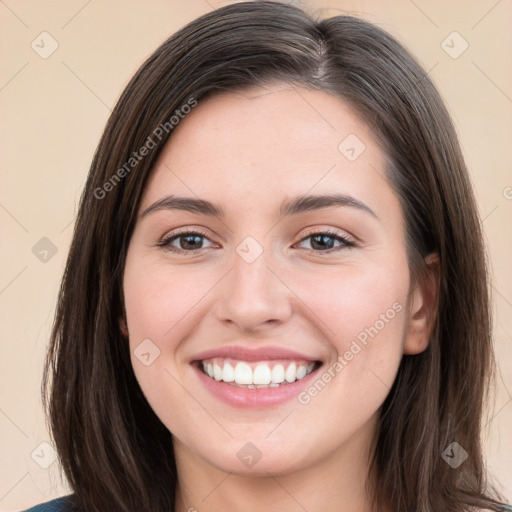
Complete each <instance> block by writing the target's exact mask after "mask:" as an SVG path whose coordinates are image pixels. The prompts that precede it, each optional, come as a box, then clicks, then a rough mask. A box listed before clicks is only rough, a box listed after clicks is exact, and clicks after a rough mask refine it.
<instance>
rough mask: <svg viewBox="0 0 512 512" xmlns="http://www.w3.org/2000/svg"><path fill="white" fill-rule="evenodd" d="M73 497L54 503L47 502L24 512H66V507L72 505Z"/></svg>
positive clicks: (53, 501) (63, 498)
mask: <svg viewBox="0 0 512 512" xmlns="http://www.w3.org/2000/svg"><path fill="white" fill-rule="evenodd" d="M72 496H73V495H72V494H71V495H69V496H62V497H61V498H57V499H55V500H52V501H47V502H46V503H40V504H39V505H36V506H35V507H32V508H29V509H28V510H25V511H23V512H66V505H68V504H70V503H71V497H72Z"/></svg>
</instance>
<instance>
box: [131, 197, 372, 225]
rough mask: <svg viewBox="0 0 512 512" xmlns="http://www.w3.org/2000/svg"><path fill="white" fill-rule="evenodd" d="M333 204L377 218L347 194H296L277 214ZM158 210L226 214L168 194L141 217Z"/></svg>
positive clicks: (207, 204) (202, 201) (202, 202)
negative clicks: (354, 209)
mask: <svg viewBox="0 0 512 512" xmlns="http://www.w3.org/2000/svg"><path fill="white" fill-rule="evenodd" d="M333 206H345V207H351V208H356V209H358V210H360V211H363V212H366V213H368V214H370V215H371V216H373V217H375V218H376V219H378V216H377V215H376V213H375V212H374V211H373V210H372V209H371V208H370V207H369V206H368V205H366V204H365V203H363V202H362V201H360V200H359V199H356V198H355V197H352V196H349V195H347V194H322V195H309V196H297V197H294V198H292V199H289V200H286V201H284V202H283V203H282V204H281V207H280V208H279V214H280V216H281V217H286V216H290V215H297V214H299V213H304V212H310V211H314V210H320V209H322V208H329V207H333ZM160 210H182V211H187V212H191V213H199V214H202V215H208V216H211V217H218V218H225V216H226V215H225V211H224V210H223V209H222V207H220V206H218V205H216V204H213V203H211V202H210V201H207V200H205V199H197V198H194V197H178V196H173V195H170V196H167V197H163V198H162V199H159V200H158V201H156V202H155V203H153V204H152V205H151V206H149V207H148V208H146V209H145V210H144V212H143V213H142V214H141V218H142V217H145V216H146V215H148V214H150V213H152V212H155V211H160Z"/></svg>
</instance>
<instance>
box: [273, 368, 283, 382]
mask: <svg viewBox="0 0 512 512" xmlns="http://www.w3.org/2000/svg"><path fill="white" fill-rule="evenodd" d="M281 382H284V367H283V365H282V364H276V365H275V366H274V368H272V383H273V384H281Z"/></svg>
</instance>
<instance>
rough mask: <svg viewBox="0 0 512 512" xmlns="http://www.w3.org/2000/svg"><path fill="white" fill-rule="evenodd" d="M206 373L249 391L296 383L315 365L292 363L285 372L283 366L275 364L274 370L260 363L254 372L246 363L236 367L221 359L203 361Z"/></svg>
mask: <svg viewBox="0 0 512 512" xmlns="http://www.w3.org/2000/svg"><path fill="white" fill-rule="evenodd" d="M202 366H203V370H204V372H205V373H206V374H207V375H208V376H209V377H211V378H212V379H215V380H216V381H224V382H228V383H233V384H239V385H243V386H248V387H249V389H257V388H267V387H272V388H275V387H278V386H280V385H281V384H283V383H284V384H287V383H292V382H295V381H296V380H300V379H303V378H304V377H305V376H306V375H308V374H309V373H311V372H312V371H313V368H314V367H315V364H314V363H310V364H309V365H307V366H306V365H304V364H299V365H297V363H296V362H295V361H292V362H290V363H289V364H288V367H287V368H286V370H285V367H284V365H283V364H281V363H278V364H275V365H274V366H273V367H272V369H271V368H270V366H272V365H270V366H269V364H267V363H258V364H257V365H256V366H255V367H254V370H253V368H252V367H251V366H250V365H249V364H248V363H246V362H244V361H239V362H237V363H236V365H235V364H234V363H233V364H230V363H229V362H227V361H224V360H222V359H220V358H218V359H215V360H211V362H208V363H206V362H205V361H203V365H202Z"/></svg>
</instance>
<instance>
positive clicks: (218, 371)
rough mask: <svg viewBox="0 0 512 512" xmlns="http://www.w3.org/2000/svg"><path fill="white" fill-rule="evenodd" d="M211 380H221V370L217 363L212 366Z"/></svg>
mask: <svg viewBox="0 0 512 512" xmlns="http://www.w3.org/2000/svg"><path fill="white" fill-rule="evenodd" d="M213 378H214V379H215V380H222V368H221V367H220V366H219V365H218V364H217V363H215V364H214V365H213Z"/></svg>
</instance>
